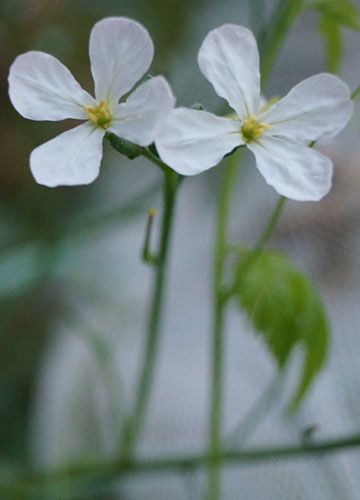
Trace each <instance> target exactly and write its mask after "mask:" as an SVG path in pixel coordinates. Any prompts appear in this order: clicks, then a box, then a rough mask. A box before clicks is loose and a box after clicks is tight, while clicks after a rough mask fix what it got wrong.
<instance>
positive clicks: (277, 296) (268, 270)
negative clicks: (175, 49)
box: [235, 250, 328, 409]
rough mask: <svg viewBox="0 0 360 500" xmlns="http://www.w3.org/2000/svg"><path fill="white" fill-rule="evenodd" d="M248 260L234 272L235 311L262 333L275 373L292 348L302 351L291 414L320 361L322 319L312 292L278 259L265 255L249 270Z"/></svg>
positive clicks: (322, 356) (325, 340)
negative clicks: (237, 307)
mask: <svg viewBox="0 0 360 500" xmlns="http://www.w3.org/2000/svg"><path fill="white" fill-rule="evenodd" d="M247 259H248V254H247V252H246V253H245V255H243V256H242V258H241V259H240V260H239V262H238V264H237V270H236V271H235V274H236V275H237V276H238V277H239V280H238V283H237V289H236V295H237V300H238V303H239V306H240V309H241V310H245V312H246V314H247V316H248V318H249V320H250V321H251V323H252V325H253V326H254V328H255V330H256V331H257V332H259V333H261V335H262V337H263V339H264V341H265V343H266V345H267V346H268V347H269V349H270V352H271V353H272V355H273V356H274V358H275V360H276V361H277V364H278V366H279V368H280V369H283V368H284V367H285V363H286V361H287V360H288V358H289V355H290V353H291V352H292V350H293V349H294V348H295V347H297V346H299V345H300V346H301V347H302V348H303V350H304V361H303V370H302V375H301V379H300V383H299V386H298V388H297V391H296V394H295V396H294V399H293V401H292V403H291V408H292V409H295V408H296V407H297V406H298V404H299V403H300V401H301V399H302V397H303V396H304V395H305V393H306V390H307V389H308V388H309V386H310V384H311V382H312V381H313V378H314V376H315V375H316V374H317V373H318V372H319V371H320V369H321V368H322V366H323V363H324V361H325V357H326V353H327V347H328V322H327V317H326V314H325V311H324V308H323V306H322V304H321V301H320V299H319V297H318V295H317V293H316V291H315V289H314V287H313V286H312V285H311V283H310V282H309V281H308V279H307V278H306V277H305V276H304V274H303V273H302V272H301V271H299V270H298V269H296V268H294V267H293V266H292V264H291V263H290V262H289V261H288V260H287V259H286V258H285V257H284V256H283V255H281V254H279V253H277V252H273V251H270V250H267V251H263V252H262V253H261V255H260V256H258V257H257V258H256V260H254V261H252V262H249V264H248V265H247V262H248V261H247Z"/></svg>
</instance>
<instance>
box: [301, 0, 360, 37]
mask: <svg viewBox="0 0 360 500" xmlns="http://www.w3.org/2000/svg"><path fill="white" fill-rule="evenodd" d="M309 8H311V9H315V10H317V11H318V12H319V13H320V14H322V15H323V16H326V17H327V18H328V19H331V20H332V21H333V22H334V23H335V24H338V25H342V26H347V27H348V28H351V29H353V30H357V31H360V15H359V11H358V8H357V7H356V6H355V5H354V4H353V3H352V2H351V1H350V0H320V1H318V2H315V3H312V4H310V5H309Z"/></svg>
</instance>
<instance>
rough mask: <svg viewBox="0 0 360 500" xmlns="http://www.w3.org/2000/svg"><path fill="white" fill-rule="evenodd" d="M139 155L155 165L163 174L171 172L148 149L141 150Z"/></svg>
mask: <svg viewBox="0 0 360 500" xmlns="http://www.w3.org/2000/svg"><path fill="white" fill-rule="evenodd" d="M141 154H142V156H144V157H145V158H147V159H148V160H150V161H151V162H153V163H154V164H155V165H157V166H158V167H159V168H161V170H162V171H163V172H164V173H168V174H169V173H170V172H172V170H171V169H170V167H169V166H168V165H166V163H164V162H163V161H162V160H161V159H160V158H159V157H158V156H156V155H154V154H153V153H152V152H151V151H150V150H149V149H148V148H141Z"/></svg>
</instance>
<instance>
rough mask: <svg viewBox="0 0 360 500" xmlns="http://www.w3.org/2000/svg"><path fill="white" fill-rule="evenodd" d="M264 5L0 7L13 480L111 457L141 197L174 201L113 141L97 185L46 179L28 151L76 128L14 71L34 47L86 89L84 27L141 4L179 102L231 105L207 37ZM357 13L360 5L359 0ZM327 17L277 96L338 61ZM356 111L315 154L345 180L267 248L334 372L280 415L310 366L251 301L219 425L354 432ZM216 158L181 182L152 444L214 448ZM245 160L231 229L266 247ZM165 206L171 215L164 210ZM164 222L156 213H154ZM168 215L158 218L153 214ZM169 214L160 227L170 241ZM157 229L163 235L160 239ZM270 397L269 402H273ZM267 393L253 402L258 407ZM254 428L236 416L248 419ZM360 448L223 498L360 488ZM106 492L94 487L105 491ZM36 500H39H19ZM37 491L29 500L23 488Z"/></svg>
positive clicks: (134, 314)
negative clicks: (220, 93) (306, 302)
mask: <svg viewBox="0 0 360 500" xmlns="http://www.w3.org/2000/svg"><path fill="white" fill-rule="evenodd" d="M260 3H262V7H263V8H262V9H261V11H258V12H255V13H254V9H250V10H249V5H251V2H248V1H247V0H222V1H216V0H197V2H193V1H190V0H172V1H168V0H146V1H145V0H102V1H95V0H77V1H76V2H75V1H69V0H1V3H0V72H1V78H0V85H1V89H0V99H1V115H2V120H1V121H0V151H1V155H0V235H1V236H0V478H3V477H7V476H8V475H11V474H12V471H14V470H17V468H18V467H21V468H24V467H25V468H26V467H30V468H36V467H40V468H43V467H52V466H58V465H63V464H66V463H68V462H71V461H72V462H73V461H76V460H77V459H79V458H83V457H84V456H86V457H89V456H97V457H104V458H106V457H111V456H113V455H114V454H115V453H116V451H117V449H116V447H117V438H118V432H119V428H120V422H121V418H122V417H123V415H124V413H126V411H127V410H128V408H129V405H130V404H131V402H132V400H133V387H134V381H135V379H136V374H137V370H138V368H139V361H140V354H141V347H142V341H143V338H144V325H145V322H146V312H147V304H148V298H149V292H150V290H151V270H150V269H149V268H148V267H147V266H146V265H145V264H143V263H142V262H141V259H140V255H141V249H142V248H141V247H142V243H143V238H144V231H145V224H146V218H147V209H148V208H149V207H152V206H154V207H155V208H157V209H158V211H159V212H158V213H161V198H160V194H161V180H162V179H161V172H160V171H158V170H157V169H156V167H154V166H153V165H152V164H150V163H148V162H146V160H141V159H136V160H133V161H130V160H127V159H126V158H124V157H122V156H120V155H119V154H117V153H115V152H114V151H113V150H112V149H111V147H110V146H109V145H108V144H107V143H105V144H104V148H105V149H104V151H105V153H104V159H103V163H102V168H101V173H100V176H99V178H98V179H97V180H96V182H94V183H93V184H92V185H90V186H84V187H71V188H69V187H66V188H65V187H62V188H56V189H49V188H46V187H43V186H40V185H37V184H36V183H35V181H34V180H33V178H32V176H31V173H30V170H29V168H28V158H29V154H30V152H31V150H32V149H33V148H34V147H36V146H37V145H39V144H41V143H42V142H45V141H46V140H48V139H51V138H52V137H54V136H55V135H57V134H59V133H61V132H62V131H63V130H66V129H68V128H69V127H71V126H73V125H74V123H72V122H70V121H65V122H58V123H50V122H48V123H46V122H31V121H28V120H25V119H23V118H22V117H21V116H19V115H18V114H17V113H16V111H15V110H14V109H13V108H12V107H11V104H10V103H9V100H8V97H7V74H8V70H9V66H10V64H11V62H12V61H13V59H14V58H15V57H16V56H17V55H18V54H20V53H23V52H25V51H27V50H32V49H34V50H43V51H45V52H49V53H51V54H52V55H54V56H56V57H58V58H59V59H60V60H61V61H62V62H63V63H64V64H65V65H66V66H67V67H69V69H70V70H71V71H72V73H73V74H74V76H75V78H76V79H77V80H78V81H79V82H80V83H81V85H82V86H83V87H84V88H85V89H87V90H88V91H90V92H92V81H91V77H90V68H89V61H88V37H89V33H90V30H91V27H92V26H93V24H94V23H95V22H96V21H97V20H99V19H101V18H103V17H106V16H128V17H131V18H133V19H136V20H137V21H140V22H141V23H143V24H144V26H145V27H146V28H147V29H148V30H149V32H150V35H151V37H152V39H153V41H154V44H155V48H156V51H155V59H154V61H153V65H152V67H151V73H152V74H153V75H155V74H163V75H165V76H166V77H167V78H168V80H169V82H170V84H171V86H172V88H173V90H174V93H175V95H176V96H177V103H178V105H184V106H190V105H192V104H193V103H195V102H201V103H203V104H204V105H205V106H206V107H207V108H208V109H209V110H211V111H214V112H226V111H227V108H226V107H225V104H224V103H223V102H221V100H220V99H219V98H218V97H217V96H216V94H215V93H214V92H213V90H212V88H211V86H210V84H209V83H208V82H207V81H206V80H205V79H204V78H203V77H202V75H201V73H200V71H199V69H198V67H197V62H196V56H197V51H198V49H199V47H200V44H201V42H202V40H203V39H204V37H205V36H206V34H207V33H208V31H209V30H210V29H213V28H216V27H218V26H220V25H221V24H223V23H228V22H231V23H237V24H241V25H245V26H248V27H250V28H252V29H253V30H254V31H255V33H258V32H259V30H260V29H261V27H262V26H263V25H264V23H266V22H267V21H268V20H269V16H270V15H271V14H272V13H273V12H274V9H276V8H278V7H279V5H280V4H281V0H278V1H275V0H267V1H265V2H259V5H260ZM353 3H354V5H356V6H357V7H360V2H359V0H357V1H356V2H353ZM343 37H344V38H343V58H342V62H341V65H340V68H339V72H340V74H341V76H342V78H343V79H344V80H345V82H346V83H347V84H348V85H349V86H350V88H351V90H354V89H355V87H356V86H357V85H358V84H359V83H360V65H359V56H358V54H359V47H360V34H359V33H358V32H356V31H351V30H350V29H346V28H345V29H344V30H343ZM326 69H327V67H326V56H325V51H324V43H323V40H322V38H321V36H320V33H319V29H318V14H317V13H316V12H313V11H308V12H306V13H304V14H303V15H302V16H301V17H300V18H299V19H298V20H297V21H296V22H295V24H294V26H293V29H292V30H291V31H290V33H289V35H288V37H287V38H286V40H285V43H284V45H283V46H282V48H281V50H280V53H279V57H278V59H277V61H276V64H275V66H274V68H273V70H272V73H271V75H270V78H269V81H268V84H267V86H266V88H265V94H266V96H267V97H268V98H270V97H272V96H273V95H275V94H276V95H283V94H285V93H286V92H287V91H288V90H289V89H290V88H291V87H292V86H293V85H294V84H296V83H297V82H298V81H300V80H302V79H304V78H306V77H308V76H310V75H312V74H314V73H318V72H322V71H324V70H326ZM359 112H360V109H359V105H356V109H355V116H354V118H353V120H352V122H351V123H350V125H349V126H348V127H347V128H346V130H345V131H344V132H343V133H342V134H341V135H340V136H339V137H338V138H336V140H334V141H333V142H332V143H331V144H325V143H324V144H321V145H319V148H320V149H321V150H322V151H323V152H324V153H326V154H327V155H329V156H330V157H331V158H332V159H333V161H334V164H335V173H334V187H333V190H332V191H331V193H330V194H329V195H328V196H327V197H326V198H325V199H324V200H323V201H321V202H320V203H317V204H314V203H307V204H301V203H295V202H288V203H287V205H286V207H285V210H284V213H283V215H282V217H281V220H280V222H279V225H278V227H277V230H276V231H275V233H274V235H273V238H272V240H271V245H272V246H273V247H275V248H278V249H281V250H283V251H284V252H285V253H286V254H287V255H288V256H289V257H290V258H291V259H292V261H293V262H295V263H296V264H297V265H298V266H299V267H300V268H301V269H303V270H304V271H305V272H306V273H307V274H308V275H310V276H311V277H312V280H313V281H314V283H315V284H316V286H317V287H318V290H319V293H320V295H321V297H322V299H323V301H324V303H325V306H326V308H327V311H328V313H329V317H330V320H331V330H332V337H331V344H330V353H329V359H328V362H327V365H326V368H325V369H324V371H323V372H322V373H321V375H320V376H319V378H318V379H317V380H316V382H315V384H314V386H313V387H312V390H311V391H310V393H309V395H308V397H307V398H306V400H305V402H304V404H303V405H302V407H301V409H300V411H299V412H298V413H297V415H296V416H294V417H292V418H291V419H289V418H285V417H284V412H283V410H284V402H286V400H287V396H288V394H289V392H290V391H291V390H292V388H293V385H294V384H293V383H294V381H295V380H296V376H297V368H298V364H297V357H296V356H294V359H293V361H294V362H293V363H291V369H290V371H289V373H288V374H287V375H288V376H287V377H286V381H284V380H279V378H278V377H277V376H276V371H275V365H274V363H273V361H272V359H271V358H270V356H269V355H268V353H267V351H266V349H265V347H264V346H263V345H262V343H261V341H260V339H259V338H258V337H256V336H254V335H253V334H252V332H251V328H250V327H249V325H248V323H247V321H246V319H245V318H244V317H242V316H241V315H240V314H239V313H238V311H236V310H235V309H234V310H231V311H230V312H229V315H228V324H227V326H228V331H227V336H226V349H227V365H226V377H227V378H226V382H227V388H226V398H225V399H226V401H225V420H226V422H225V436H227V439H229V440H230V441H229V442H238V443H239V446H240V445H242V444H246V445H248V446H250V445H252V444H256V445H266V444H271V443H281V442H283V443H288V442H299V440H300V439H301V436H302V433H303V432H304V430H306V429H307V428H308V427H309V426H314V428H316V430H315V434H314V435H315V436H316V437H331V436H333V437H334V436H337V435H339V434H340V435H341V434H344V433H346V432H355V431H357V430H359V429H360V365H359V363H358V359H359V355H360V335H359V334H360V330H359V324H360V310H359V301H360V271H359V270H360V231H359V227H360V194H359V192H360V170H359V164H360V142H359V140H358V138H359V133H360V123H359V116H360V113H359ZM220 177H221V166H219V167H217V168H214V169H212V170H210V171H209V172H207V173H205V174H203V175H201V176H197V177H195V178H189V179H185V181H184V183H183V185H182V187H181V190H180V194H179V200H178V205H177V210H176V218H175V230H174V234H173V239H172V247H171V256H170V269H169V276H168V278H169V279H168V286H167V294H166V301H165V314H164V321H163V330H162V333H163V335H162V342H161V348H160V352H159V359H158V361H159V363H158V367H157V372H156V380H155V385H154V391H153V394H152V402H151V405H150V408H149V415H148V419H147V421H146V426H145V432H144V433H143V438H142V440H141V443H140V446H139V453H143V454H145V455H146V456H148V455H149V454H151V455H152V456H154V455H156V456H159V455H162V454H164V453H169V454H173V453H174V454H175V453H187V452H191V451H193V452H195V451H198V452H200V451H201V450H203V449H204V446H205V445H206V442H207V434H206V433H207V427H206V416H207V404H208V399H207V393H208V380H207V379H208V358H209V354H210V351H209V329H210V324H211V323H210V320H211V279H212V276H211V270H212V261H211V259H212V248H213V232H214V222H215V213H216V203H217V201H216V200H217V195H218V188H219V181H220ZM276 199H277V196H276V193H275V192H273V190H272V189H271V188H269V187H268V186H267V185H266V184H265V183H264V181H263V179H262V178H261V176H260V174H259V173H258V172H257V170H256V168H255V164H254V161H253V158H252V157H251V156H250V155H249V156H247V155H244V163H243V165H242V167H241V172H240V174H239V176H238V182H237V185H236V192H235V196H234V204H233V210H232V217H231V233H232V237H233V238H234V239H235V240H236V239H240V240H241V241H243V242H245V243H247V244H252V243H253V242H254V241H256V238H257V236H258V235H259V234H260V232H261V230H262V228H263V226H264V224H265V221H266V219H267V216H268V213H269V210H270V209H271V207H273V206H274V204H275V203H276ZM158 218H160V217H158ZM158 218H157V219H158ZM157 219H156V222H157ZM157 229H158V227H157V224H156V223H155V228H154V235H153V236H154V237H155V238H156V236H157ZM155 238H154V243H155ZM264 391H265V396H261V395H262V394H263V393H264ZM254 405H255V406H254ZM244 418H245V420H244V423H243V424H242V425H240V426H239V425H238V423H239V421H240V420H242V419H244ZM359 465H360V454H359V452H356V451H344V452H341V453H339V454H337V455H336V456H335V455H334V456H331V457H325V458H315V457H314V458H308V459H304V458H302V459H301V460H300V459H297V460H288V461H281V462H276V463H264V464H261V465H256V466H255V465H241V466H237V467H235V466H232V467H228V468H226V470H225V472H224V485H225V486H224V498H226V499H235V498H239V499H240V498H241V499H243V500H248V499H249V500H250V499H251V500H257V499H259V500H260V499H272V498H276V499H287V500H288V499H289V498H291V499H294V500H295V499H300V500H302V499H309V498H316V499H318V500H319V499H334V500H335V499H336V500H340V499H344V500H345V499H346V500H356V499H358V498H359V493H358V492H359V486H360V484H359V479H358V467H359ZM203 485H204V477H203V476H202V474H200V473H199V474H198V473H194V474H184V475H176V474H170V475H168V474H166V475H165V474H163V475H159V474H157V475H156V476H154V477H150V476H149V475H148V476H146V477H136V479H135V478H134V477H133V478H131V477H130V478H128V479H122V480H121V481H120V480H119V481H118V482H115V483H111V485H109V484H107V485H105V490H104V485H100V486H101V488H100V489H101V491H100V492H97V490H96V488H95V486H93V491H90V492H86V493H85V492H82V493H80V494H79V496H74V492H73V491H72V490H71V488H70V486H69V488H68V489H66V488H65V489H64V490H62V491H61V492H59V491H56V492H55V490H49V491H47V492H43V493H41V494H40V493H39V494H38V496H36V497H31V498H39V499H42V498H43V499H47V498H49V499H52V498H59V499H70V498H99V499H100V498H101V499H110V498H119V499H142V498H144V497H145V496H150V495H153V497H154V498H157V499H159V500H161V499H164V500H168V499H169V498H172V499H173V500H175V499H176V500H177V499H179V500H183V499H189V498H192V499H200V498H201V497H202V493H203ZM97 486H98V485H97ZM24 498H25V497H24ZM29 498H30V497H29Z"/></svg>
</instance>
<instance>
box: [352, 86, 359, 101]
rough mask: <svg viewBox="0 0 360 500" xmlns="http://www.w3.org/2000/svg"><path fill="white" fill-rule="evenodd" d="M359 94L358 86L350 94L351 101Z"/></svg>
mask: <svg viewBox="0 0 360 500" xmlns="http://www.w3.org/2000/svg"><path fill="white" fill-rule="evenodd" d="M359 92H360V85H358V86H357V87H356V89H355V90H354V92H353V93H352V94H351V99H355V97H356V96H357V95H358V94H359Z"/></svg>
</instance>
